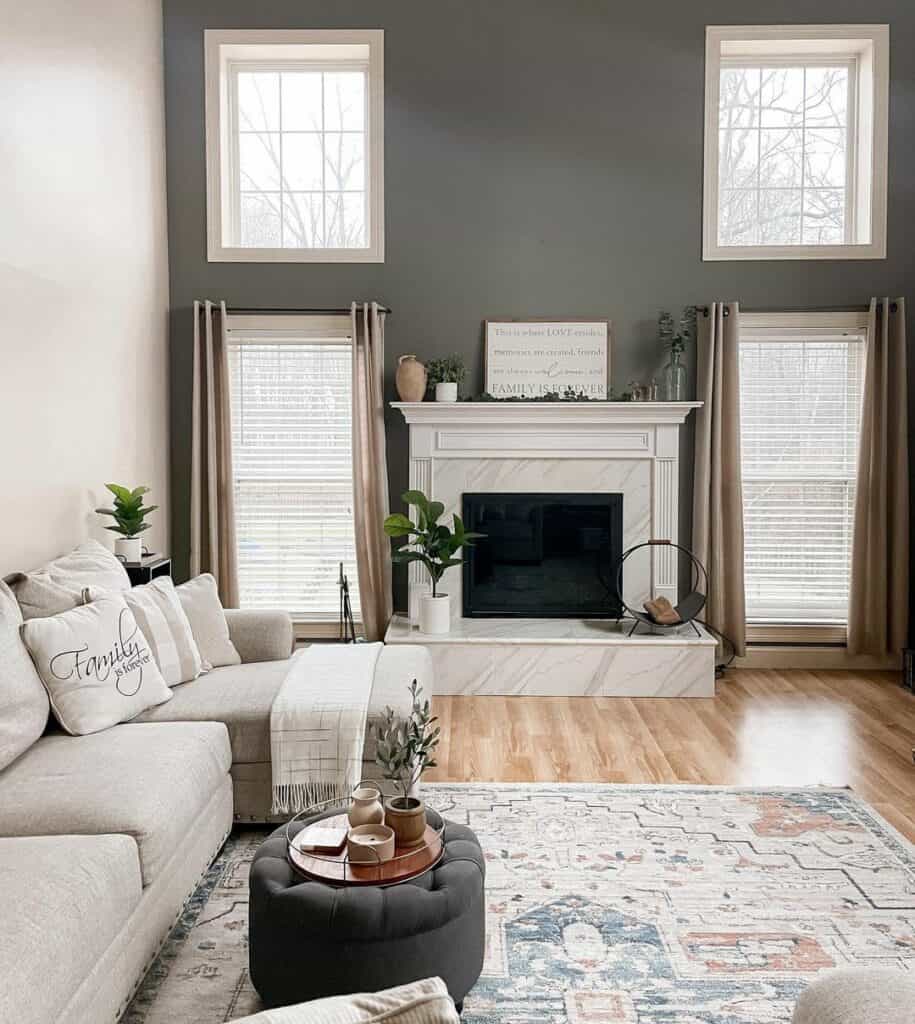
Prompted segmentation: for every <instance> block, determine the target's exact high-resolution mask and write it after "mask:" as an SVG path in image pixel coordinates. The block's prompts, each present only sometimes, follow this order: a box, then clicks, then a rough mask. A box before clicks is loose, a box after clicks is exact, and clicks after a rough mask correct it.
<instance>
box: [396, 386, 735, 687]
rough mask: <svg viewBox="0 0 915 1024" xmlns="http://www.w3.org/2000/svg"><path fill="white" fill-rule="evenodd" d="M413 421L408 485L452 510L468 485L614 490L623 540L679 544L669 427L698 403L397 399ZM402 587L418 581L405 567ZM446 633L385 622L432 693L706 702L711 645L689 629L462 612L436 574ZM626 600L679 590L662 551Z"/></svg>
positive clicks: (639, 572) (644, 565) (641, 561)
mask: <svg viewBox="0 0 915 1024" xmlns="http://www.w3.org/2000/svg"><path fill="white" fill-rule="evenodd" d="M393 404H394V407H395V408H397V409H399V410H400V412H401V413H402V414H403V416H404V418H405V419H406V421H407V423H408V424H409V427H410V486H411V487H414V488H418V489H420V490H422V491H424V492H425V493H426V494H427V495H429V496H430V497H432V498H435V499H436V500H438V501H441V502H442V503H443V504H444V505H445V518H446V520H447V519H448V518H449V517H450V515H451V513H454V512H457V513H458V514H460V511H461V499H462V496H463V494H464V493H465V492H487V491H491V492H509V493H523V492H588V493H621V494H622V495H623V546H624V548H626V547H629V546H630V545H632V544H636V543H638V542H639V541H642V540H648V539H649V538H651V537H656V538H666V539H669V540H672V541H676V540H677V534H678V519H679V515H678V512H679V508H678V480H679V448H680V438H679V432H680V427H681V425H682V424H683V423H684V422H685V420H686V417H687V416H688V415H689V413H690V411H691V410H692V409H694V408H697V407H698V406H699V403H695V402H651V403H648V402H646V403H637V402H631V403H629V402H627V403H623V402H600V403H598V402H593V403H564V402H556V403H544V402H506V403H494V402H461V403H454V404H448V403H437V402H418V403H404V402H395V403H393ZM411 570H413V571H412V572H411V577H410V578H411V583H412V585H411V591H413V592H414V594H415V591H416V587H415V584H416V583H417V582H419V581H420V580H421V576H420V567H419V566H416V565H415V564H414V565H413V566H411ZM442 589H443V590H444V591H446V592H447V593H449V594H450V595H451V599H452V600H451V613H452V629H451V632H450V633H449V634H448V635H447V636H441V637H429V636H425V635H423V634H420V633H419V632H418V630H417V629H416V628H415V627H411V625H410V619H409V618H399V619H395V621H394V622H393V623H392V625H391V627H390V629H389V630H388V633H387V636H386V637H385V640H386V642H388V643H423V644H425V645H426V646H428V648H429V650H430V651H431V653H432V656H433V659H434V661H435V663H436V684H435V690H436V692H439V693H492V694H496V693H501V694H519V693H536V694H538V695H549V694H556V695H562V696H565V695H571V694H592V695H601V696H613V695H618V696H684V697H685V696H696V697H700V696H702V697H708V696H714V692H715V675H714V656H715V643H714V640H713V639H712V638H711V637H709V636H708V634H706V633H704V631H703V632H702V635H701V636H698V637H697V636H696V634H695V632H693V630H692V629H691V628H690V629H689V632H688V633H687V632H686V631H685V630H684V631H681V632H679V633H674V634H672V635H671V634H668V635H664V636H655V635H650V634H647V635H636V636H633V637H631V638H629V637H627V636H626V635H625V632H626V630H627V629H628V626H627V624H626V623H625V622H624V624H623V628H622V629H620V628H619V627H617V626H616V624H615V623H614V622H612V621H605V620H588V621H585V620H568V619H473V620H470V619H463V618H462V617H461V608H462V601H461V575H460V570H459V569H450V570H448V572H447V573H446V575H445V577H444V580H443V584H442ZM624 592H625V596H626V600H627V602H629V603H630V604H633V605H635V606H636V607H638V606H639V605H640V604H641V602H642V601H643V600H644V599H645V598H646V597H648V596H650V595H654V596H657V595H661V594H663V595H665V596H667V597H668V598H669V599H670V600H671V601H672V602H673V603H676V600H677V596H678V586H677V560H676V558H675V557H674V552H673V551H672V550H670V549H669V548H655V549H652V551H651V553H650V554H649V553H648V552H646V553H644V557H642V558H638V557H636V558H633V559H630V562H629V563H627V574H626V578H625V580H624Z"/></svg>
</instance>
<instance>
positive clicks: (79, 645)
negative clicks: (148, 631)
mask: <svg viewBox="0 0 915 1024" xmlns="http://www.w3.org/2000/svg"><path fill="white" fill-rule="evenodd" d="M22 638H23V640H24V641H25V644H26V646H27V647H28V649H29V651H30V652H31V655H32V660H33V661H34V662H35V667H36V668H37V669H38V674H39V675H40V676H41V679H42V682H43V683H44V685H45V686H46V687H47V691H48V695H49V696H50V698H51V707H52V708H53V709H54V714H55V716H56V717H57V720H58V721H59V722H60V724H61V725H62V726H63V727H64V729H66V730H67V732H69V733H71V734H72V735H76V736H82V735H85V734H86V733H90V732H99V731H101V730H102V729H108V728H110V727H111V726H112V725H117V723H118V722H128V721H130V719H131V718H136V716H137V715H138V714H140V712H141V711H145V710H146V709H147V708H150V707H153V706H154V705H156V704H163V703H165V701H167V700H170V699H171V696H172V691H171V690H170V689H169V688H168V687H167V686H166V685H165V680H164V679H163V678H162V674H161V673H160V672H159V668H158V666H157V665H156V662H155V659H154V658H153V654H152V651H151V650H150V648H149V644H148V643H147V642H146V638H145V637H144V636H143V633H142V632H141V630H140V627H139V626H138V625H137V621H136V619H135V618H134V617H133V613H132V612H131V611H130V609H129V608H128V607H127V605H126V603H125V601H124V597H123V595H121V594H105V595H103V596H102V597H100V598H99V599H98V600H97V601H93V602H92V603H91V604H85V605H81V606H80V607H79V608H71V609H70V611H68V612H62V613H61V614H60V615H50V616H48V617H47V618H44V619H29V621H28V622H26V623H24V624H23V626H22Z"/></svg>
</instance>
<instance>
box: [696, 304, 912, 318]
mask: <svg viewBox="0 0 915 1024" xmlns="http://www.w3.org/2000/svg"><path fill="white" fill-rule="evenodd" d="M694 308H695V310H696V312H697V313H701V314H702V315H703V316H708V315H709V312H710V310H709V308H708V306H696V307H694ZM878 308H879V307H878ZM869 309H870V307H869V306H842V307H840V308H839V309H830V310H822V309H819V308H818V309H810V308H809V307H806V308H804V307H794V308H793V309H792V308H788V309H785V308H784V307H782V308H781V309H744V310H741V312H743V313H822V312H828V313H859V312H860V313H866V312H867V311H868V310H869ZM898 310H899V305H898V303H895V302H891V303H890V312H891V313H896V312H898ZM724 315H725V316H730V315H731V311H730V310H729V309H728V308H727V307H726V306H725V309H724Z"/></svg>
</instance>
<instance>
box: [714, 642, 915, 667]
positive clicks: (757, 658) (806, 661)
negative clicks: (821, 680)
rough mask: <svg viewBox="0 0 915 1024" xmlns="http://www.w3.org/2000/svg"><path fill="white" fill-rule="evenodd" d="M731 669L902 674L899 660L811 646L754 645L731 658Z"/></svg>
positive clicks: (838, 648) (899, 658) (897, 658)
mask: <svg viewBox="0 0 915 1024" xmlns="http://www.w3.org/2000/svg"><path fill="white" fill-rule="evenodd" d="M733 664H734V668H779V669H782V668H799V669H835V670H840V671H846V672H847V671H858V672H901V671H902V658H901V657H890V658H881V657H874V656H872V655H867V654H849V653H848V649H847V648H846V647H842V646H838V645H834V644H833V645H822V646H817V645H813V644H778V645H766V644H755V645H752V646H750V647H748V648H747V653H746V656H745V657H743V658H735V659H734V663H733Z"/></svg>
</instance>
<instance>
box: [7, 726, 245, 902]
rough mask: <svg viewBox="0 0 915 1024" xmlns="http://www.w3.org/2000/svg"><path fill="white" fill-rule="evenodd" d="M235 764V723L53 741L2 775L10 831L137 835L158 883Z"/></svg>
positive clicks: (146, 872) (146, 873)
mask: <svg viewBox="0 0 915 1024" xmlns="http://www.w3.org/2000/svg"><path fill="white" fill-rule="evenodd" d="M230 763H231V754H230V750H229V738H228V735H227V733H226V727H225V726H224V725H222V724H221V723H218V722H174V723H169V724H168V725H158V724H144V725H135V724H130V725H119V726H115V727H114V728H113V729H109V730H107V731H106V732H99V733H93V734H92V735H90V736H65V735H61V734H58V735H54V736H50V735H49V736H45V737H43V738H42V739H41V740H40V741H39V742H38V743H36V744H34V745H33V746H32V747H30V748H29V749H28V750H27V751H26V752H25V754H23V755H22V756H21V757H20V758H19V759H18V760H17V761H15V762H14V763H13V764H12V765H10V767H9V768H7V769H6V771H4V772H3V773H2V774H0V835H4V836H25V835H33V836H37V835H58V834H64V833H68V832H72V833H74V834H77V835H102V834H105V833H124V834H125V835H129V836H133V838H134V839H135V840H136V843H137V846H138V848H139V852H140V867H141V870H142V873H143V884H144V885H149V883H150V882H152V881H153V880H154V879H155V878H156V877H157V876H158V874H159V872H160V871H161V869H162V866H163V865H164V864H165V863H166V862H167V861H168V858H169V857H170V856H171V855H172V852H173V851H174V849H175V847H176V846H178V844H179V843H180V842H181V840H182V839H183V837H184V836H185V834H186V833H187V832H188V830H189V829H192V828H193V827H194V821H195V819H196V818H197V816H198V815H199V814H200V813H201V811H202V810H203V808H204V807H206V805H207V803H208V802H209V801H210V799H211V798H212V796H213V794H214V792H215V791H216V789H217V788H218V787H219V786H220V785H221V784H222V783H223V781H224V779H225V776H226V773H227V772H228V770H229V766H230Z"/></svg>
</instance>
